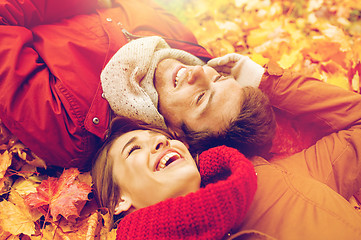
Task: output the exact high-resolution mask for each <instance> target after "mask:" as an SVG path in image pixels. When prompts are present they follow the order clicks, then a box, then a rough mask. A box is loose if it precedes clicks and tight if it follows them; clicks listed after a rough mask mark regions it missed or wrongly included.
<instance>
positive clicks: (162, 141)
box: [151, 135, 169, 153]
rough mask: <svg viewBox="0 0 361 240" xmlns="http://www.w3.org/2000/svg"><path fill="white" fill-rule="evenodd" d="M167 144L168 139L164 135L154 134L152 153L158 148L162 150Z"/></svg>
mask: <svg viewBox="0 0 361 240" xmlns="http://www.w3.org/2000/svg"><path fill="white" fill-rule="evenodd" d="M168 146H169V140H168V139H167V138H166V137H165V136H164V135H161V136H155V137H154V138H153V146H152V150H151V151H152V153H156V152H157V151H159V150H162V149H163V148H164V147H168Z"/></svg>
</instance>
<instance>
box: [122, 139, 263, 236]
mask: <svg viewBox="0 0 361 240" xmlns="http://www.w3.org/2000/svg"><path fill="white" fill-rule="evenodd" d="M199 161H200V173H201V176H202V181H203V180H205V181H206V182H209V181H210V180H211V178H212V177H213V176H214V175H216V174H223V173H224V172H229V171H230V172H231V175H230V176H229V177H228V178H227V179H226V180H222V181H219V182H217V183H211V184H208V185H207V186H206V187H205V188H201V189H200V190H198V191H197V192H195V193H190V194H188V195H186V196H184V197H177V198H172V199H167V200H165V201H162V202H160V203H158V204H155V205H152V206H150V207H146V208H142V209H139V210H137V211H135V212H133V213H131V214H129V215H127V216H126V217H125V218H124V219H123V220H122V221H120V223H119V225H118V229H117V240H120V239H221V238H222V237H224V236H225V235H226V234H227V233H228V232H230V231H231V230H232V229H234V228H236V227H238V226H239V225H240V224H241V222H242V220H243V218H244V216H245V214H246V212H247V210H248V209H249V207H250V205H251V202H252V200H253V197H254V194H255V192H256V188H257V178H256V174H255V170H254V168H253V165H252V163H251V162H250V161H249V160H248V159H246V158H245V157H244V156H243V155H242V154H241V153H239V152H238V151H237V150H235V149H232V148H229V147H225V146H221V147H216V148H212V149H210V150H207V151H205V152H203V153H202V154H201V155H200V157H199Z"/></svg>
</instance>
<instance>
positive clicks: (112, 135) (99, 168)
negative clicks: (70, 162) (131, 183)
mask: <svg viewBox="0 0 361 240" xmlns="http://www.w3.org/2000/svg"><path fill="white" fill-rule="evenodd" d="M134 130H150V131H154V132H159V133H161V134H163V135H165V136H166V137H168V138H170V139H173V138H174V137H173V136H172V135H171V134H170V133H168V132H167V131H165V130H164V129H160V128H158V127H155V126H151V125H149V124H146V123H144V122H142V121H139V120H134V119H129V118H126V117H116V118H114V119H113V120H112V122H111V123H110V127H109V130H108V137H107V139H106V140H105V142H104V143H103V145H102V146H101V148H100V149H99V150H98V152H97V154H96V155H95V157H94V159H93V164H92V170H91V175H92V179H93V186H94V187H93V189H94V192H95V196H96V199H97V201H98V204H99V205H100V206H101V207H104V208H107V209H108V210H109V213H110V215H111V219H113V213H114V209H115V206H116V204H117V201H118V199H119V198H120V193H121V189H120V187H119V186H118V185H117V184H116V183H115V181H114V177H113V174H112V173H113V160H112V159H110V158H109V155H108V153H109V149H110V148H111V146H112V145H113V143H114V142H115V141H116V140H117V139H118V138H119V137H120V136H122V135H123V134H125V133H127V132H131V131H134Z"/></svg>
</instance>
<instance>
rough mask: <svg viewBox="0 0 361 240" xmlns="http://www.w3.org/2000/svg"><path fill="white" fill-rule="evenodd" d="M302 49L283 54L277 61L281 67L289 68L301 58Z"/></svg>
mask: <svg viewBox="0 0 361 240" xmlns="http://www.w3.org/2000/svg"><path fill="white" fill-rule="evenodd" d="M299 56H300V51H298V50H294V51H291V53H290V54H283V55H282V57H281V59H280V60H279V61H278V62H277V63H278V64H279V65H280V67H282V68H284V69H288V68H290V67H292V66H293V64H294V63H295V62H296V61H297V60H298V59H299Z"/></svg>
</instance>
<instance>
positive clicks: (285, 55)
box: [0, 0, 361, 240]
mask: <svg viewBox="0 0 361 240" xmlns="http://www.w3.org/2000/svg"><path fill="white" fill-rule="evenodd" d="M156 1H157V2H158V3H160V4H161V5H163V6H164V7H165V8H166V9H168V10H169V11H170V12H172V13H173V14H174V15H176V16H177V17H178V18H179V19H180V20H181V21H183V22H184V24H186V25H187V26H188V27H189V28H190V29H192V31H193V32H194V34H195V35H196V37H197V39H198V40H199V43H200V44H201V45H203V46H204V47H206V48H207V50H208V51H209V52H210V53H212V54H213V55H214V56H221V55H224V54H226V53H230V52H238V53H241V54H245V55H248V56H250V57H251V58H252V59H253V60H254V61H256V62H258V63H260V64H265V63H267V62H268V61H269V60H275V61H277V62H278V63H279V64H280V65H281V66H282V67H284V68H291V69H293V70H295V71H298V72H301V73H304V74H308V75H313V76H315V77H317V78H319V79H321V80H323V81H326V82H329V83H332V84H335V85H338V86H340V87H342V88H345V89H348V90H350V91H355V92H358V93H360V75H361V63H360V59H361V5H360V4H359V3H358V1H356V0H328V1H327V0H295V1H290V0H252V1H250V0H172V1H168V0H156ZM0 154H1V155H0V240H2V239H72V240H73V239H75V240H76V239H107V238H108V239H114V238H115V232H114V230H113V231H111V232H109V231H108V230H109V229H110V226H109V224H108V220H109V214H108V213H107V211H105V210H104V209H97V207H96V205H95V203H94V201H93V200H90V201H89V200H88V199H91V198H92V197H91V196H92V194H91V188H90V186H91V178H90V175H89V173H79V172H78V171H77V169H66V170H64V171H63V170H62V169H52V168H48V169H46V170H45V169H44V168H42V166H43V162H42V161H41V159H38V158H37V157H36V156H35V155H33V154H32V152H31V151H30V150H29V149H27V148H26V147H25V146H23V145H22V144H21V143H20V142H19V141H18V140H17V139H16V137H15V136H12V135H11V133H10V132H8V130H7V129H6V128H5V127H4V126H3V125H2V124H1V121H0ZM354 201H357V199H354ZM356 203H357V202H356Z"/></svg>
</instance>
